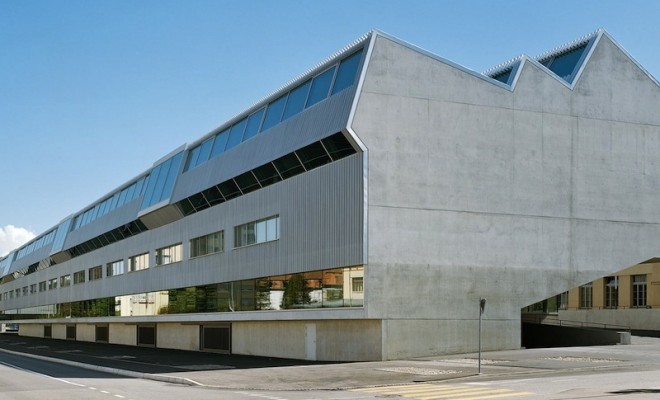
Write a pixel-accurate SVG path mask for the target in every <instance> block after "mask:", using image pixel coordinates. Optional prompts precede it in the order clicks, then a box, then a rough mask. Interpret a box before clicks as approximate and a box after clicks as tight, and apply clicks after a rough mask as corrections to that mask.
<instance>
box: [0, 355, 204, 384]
mask: <svg viewBox="0 0 660 400" xmlns="http://www.w3.org/2000/svg"><path fill="white" fill-rule="evenodd" d="M0 351H1V352H4V353H8V354H13V355H17V356H23V357H28V358H33V359H35V360H41V361H48V362H52V363H57V364H64V365H69V366H71V367H77V368H83V369H87V370H91V371H97V372H105V373H108V374H113V375H121V376H127V377H129V378H139V379H149V380H152V381H160V382H167V383H174V384H178V385H187V386H206V385H204V384H203V383H199V382H196V381H194V380H192V379H188V378H181V377H178V376H168V375H158V374H147V373H145V372H135V371H129V370H125V369H119V368H110V367H102V366H100V365H92V364H85V363H81V362H78V361H70V360H63V359H61V358H54V357H46V356H40V355H37V354H30V353H22V352H20V351H12V350H7V349H2V348H0Z"/></svg>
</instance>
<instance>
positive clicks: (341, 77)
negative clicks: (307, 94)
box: [332, 50, 362, 94]
mask: <svg viewBox="0 0 660 400" xmlns="http://www.w3.org/2000/svg"><path fill="white" fill-rule="evenodd" d="M361 55H362V50H360V51H358V52H357V53H355V54H353V55H352V56H350V57H348V58H346V59H344V60H343V61H342V62H341V64H339V70H338V71H337V78H336V79H335V85H334V87H333V88H332V94H335V93H337V92H339V91H341V90H344V89H346V88H347V87H349V86H351V85H352V84H353V82H355V75H356V73H357V69H358V65H360V59H361V57H360V56H361Z"/></svg>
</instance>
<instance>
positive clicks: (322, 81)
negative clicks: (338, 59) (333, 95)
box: [305, 67, 337, 107]
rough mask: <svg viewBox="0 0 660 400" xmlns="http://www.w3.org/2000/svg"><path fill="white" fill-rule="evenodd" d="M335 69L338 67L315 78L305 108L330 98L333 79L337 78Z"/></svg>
mask: <svg viewBox="0 0 660 400" xmlns="http://www.w3.org/2000/svg"><path fill="white" fill-rule="evenodd" d="M335 69H337V67H332V68H330V69H329V70H327V71H325V72H324V73H322V74H320V75H317V76H316V77H315V78H314V80H313V81H312V88H311V89H310V90H309V96H308V97H307V104H306V105H305V107H309V106H313V105H314V104H316V103H318V102H319V101H321V100H324V99H325V98H326V97H328V95H329V94H330V85H332V78H334V76H335Z"/></svg>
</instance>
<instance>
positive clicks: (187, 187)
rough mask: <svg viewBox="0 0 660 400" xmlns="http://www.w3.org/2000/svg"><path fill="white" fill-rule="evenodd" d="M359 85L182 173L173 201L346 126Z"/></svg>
mask: <svg viewBox="0 0 660 400" xmlns="http://www.w3.org/2000/svg"><path fill="white" fill-rule="evenodd" d="M355 86H357V85H354V87H352V88H349V89H346V90H344V91H342V92H340V93H338V94H336V95H334V96H332V97H329V98H327V99H325V100H324V101H322V102H320V103H318V104H316V105H314V106H312V107H310V108H308V109H307V110H305V111H303V112H302V113H300V114H298V115H295V116H293V117H291V118H290V119H288V120H286V121H284V122H280V123H279V124H277V125H275V126H274V127H272V128H271V129H269V130H267V131H264V132H263V133H260V134H258V135H257V136H255V137H253V138H251V139H250V140H248V141H246V142H244V143H242V144H240V145H238V146H236V147H235V148H233V149H231V150H230V151H228V152H226V153H223V154H222V156H220V157H217V158H214V159H211V160H209V161H207V162H206V163H204V164H202V165H200V166H198V167H196V168H193V169H191V170H190V171H188V172H186V173H184V174H183V175H180V176H179V177H178V179H177V182H176V185H175V186H174V192H173V194H172V200H171V202H172V203H175V202H177V201H179V200H181V199H184V198H186V197H188V196H190V195H192V194H194V193H198V192H200V191H202V190H204V189H207V188H209V187H211V186H213V185H215V184H217V183H219V182H222V181H225V180H227V179H229V178H233V177H235V176H237V175H240V174H242V173H243V172H245V171H249V170H251V169H254V168H256V167H258V166H260V165H263V164H265V163H266V162H269V161H272V160H274V159H276V158H278V157H281V156H283V155H285V154H288V153H290V152H292V151H294V150H297V149H300V148H301V147H304V146H306V145H308V144H310V143H313V142H316V141H318V140H320V139H322V138H325V137H328V136H330V135H332V134H335V133H337V132H340V131H341V130H343V129H344V128H346V124H347V121H348V116H349V114H350V111H351V106H352V104H353V98H354V96H355Z"/></svg>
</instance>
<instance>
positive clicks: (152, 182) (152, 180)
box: [140, 164, 163, 209]
mask: <svg viewBox="0 0 660 400" xmlns="http://www.w3.org/2000/svg"><path fill="white" fill-rule="evenodd" d="M162 165H163V164H159V165H157V166H156V167H155V168H154V169H153V170H152V171H151V175H149V183H148V184H147V190H146V192H144V197H143V198H142V205H141V206H140V208H141V209H144V208H147V207H148V206H149V205H151V203H150V202H151V197H152V196H153V194H154V189H155V188H156V183H157V182H158V176H159V175H160V169H161V167H162Z"/></svg>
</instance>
